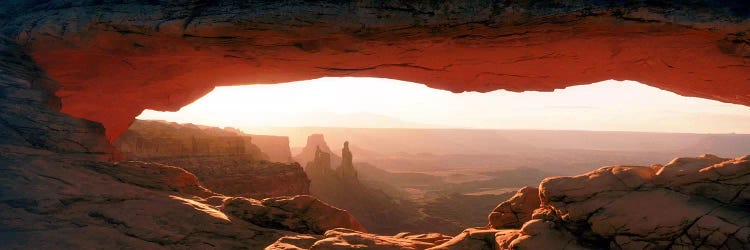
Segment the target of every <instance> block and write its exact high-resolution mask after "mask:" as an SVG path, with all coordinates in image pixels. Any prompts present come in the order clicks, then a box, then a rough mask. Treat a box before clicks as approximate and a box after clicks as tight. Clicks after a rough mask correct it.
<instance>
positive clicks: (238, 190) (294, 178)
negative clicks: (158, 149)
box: [153, 155, 310, 199]
mask: <svg viewBox="0 0 750 250" xmlns="http://www.w3.org/2000/svg"><path fill="white" fill-rule="evenodd" d="M153 161H155V162H160V163H164V164H167V165H171V166H176V167H180V168H183V169H185V170H188V171H190V172H191V173H193V174H195V175H196V176H198V179H200V181H201V182H202V183H203V184H204V185H205V186H206V187H207V188H209V189H211V190H212V191H214V192H217V193H220V194H223V195H229V196H239V197H248V198H255V199H263V198H268V197H276V196H294V195H304V194H310V180H309V179H308V178H307V175H306V174H305V172H304V170H303V169H302V167H300V165H299V164H298V163H280V162H269V161H259V160H256V159H254V158H253V157H251V156H247V155H245V156H242V155H239V156H220V157H178V158H161V159H154V160H153Z"/></svg>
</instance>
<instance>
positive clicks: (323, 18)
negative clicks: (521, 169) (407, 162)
mask: <svg viewBox="0 0 750 250" xmlns="http://www.w3.org/2000/svg"><path fill="white" fill-rule="evenodd" d="M289 16H293V17H294V18H288V17H289ZM748 17H750V14H748V9H747V5H746V3H744V2H741V1H724V0H698V1H637V0H628V1H588V0H573V1H549V0H548V1H510V2H508V1H448V2H442V1H440V2H430V1H417V2H402V1H395V2H391V1H385V2H384V1H371V0H364V1H349V2H341V3H337V4H330V3H328V2H317V1H291V2H283V3H279V2H276V1H257V2H252V3H245V2H225V1H209V2H205V1H180V2H172V1H145V0H141V1H128V2H127V3H119V2H118V3H114V2H109V1H70V0H54V1H14V2H13V4H4V5H2V6H0V23H1V24H2V25H0V27H2V28H0V33H1V34H3V35H4V36H7V37H10V38H12V39H14V40H16V41H17V42H18V43H19V44H21V45H22V46H23V47H24V48H27V49H28V51H29V52H30V53H31V55H32V56H33V57H34V60H35V61H36V62H37V63H38V64H39V65H41V67H42V68H43V69H44V70H45V71H46V72H47V73H48V74H49V75H50V76H52V78H54V79H55V80H57V81H58V82H60V83H61V86H62V88H61V90H60V92H59V96H62V97H63V98H62V101H63V103H64V105H63V110H64V111H65V112H68V113H70V114H72V115H75V116H77V117H83V118H86V119H89V120H93V121H98V122H101V123H103V124H104V125H105V127H106V128H107V131H106V132H107V134H108V138H110V139H111V140H114V139H116V138H117V137H118V136H119V135H120V134H122V132H124V131H125V130H126V129H127V127H128V125H129V124H130V123H131V122H132V120H133V118H134V117H135V116H137V115H138V114H140V113H141V111H142V110H143V109H144V108H150V109H156V110H177V109H179V108H180V107H181V106H184V105H186V104H188V103H190V102H192V101H193V100H195V99H197V98H199V97H200V96H202V95H204V94H206V93H208V92H209V91H211V89H212V88H213V87H214V86H217V85H229V84H247V83H251V82H262V83H280V82H290V81H295V80H305V79H314V78H319V77H324V76H367V77H383V78H392V79H401V80H406V81H411V82H419V83H424V84H426V85H427V86H429V87H432V88H440V89H446V90H451V91H455V92H460V91H491V90H496V89H507V90H511V91H523V90H544V91H551V90H553V89H558V88H564V87H567V86H572V85H579V84H587V83H592V82H597V81H601V80H606V79H630V80H636V81H640V82H643V83H646V84H649V85H651V86H655V87H658V88H661V89H665V90H669V91H673V92H676V93H678V94H682V95H687V96H698V97H704V98H711V99H715V100H719V101H723V102H731V103H741V104H750V97H748V96H747V95H745V94H737V93H748V92H750V89H748V88H749V87H748V84H747V83H748V79H747V75H750V73H749V72H750V71H749V70H750V69H749V68H748V67H747V65H748V61H747V60H748V55H749V54H750V49H749V48H750V46H749V45H748V44H749V42H748V41H750V38H749V37H748V34H749V33H748V30H750V22H748ZM693 58H703V59H704V60H692V59H693ZM71 59H74V60H71ZM593 65H596V66H595V67H594V66H593ZM122 76H128V77H122Z"/></svg>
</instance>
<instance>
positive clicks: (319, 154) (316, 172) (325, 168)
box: [305, 147, 334, 177]
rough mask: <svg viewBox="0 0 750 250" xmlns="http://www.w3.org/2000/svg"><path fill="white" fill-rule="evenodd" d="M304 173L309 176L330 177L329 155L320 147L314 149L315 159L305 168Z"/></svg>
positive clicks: (331, 171) (331, 170)
mask: <svg viewBox="0 0 750 250" xmlns="http://www.w3.org/2000/svg"><path fill="white" fill-rule="evenodd" d="M305 172H306V173H307V174H308V175H309V176H315V177H324V176H332V175H333V173H334V172H333V169H331V154H329V153H326V152H323V151H322V150H320V147H316V148H315V158H313V160H312V161H310V162H308V163H307V165H306V166H305Z"/></svg>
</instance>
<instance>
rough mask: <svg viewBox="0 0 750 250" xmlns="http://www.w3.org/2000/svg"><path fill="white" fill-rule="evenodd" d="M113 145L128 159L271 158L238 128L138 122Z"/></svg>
mask: <svg viewBox="0 0 750 250" xmlns="http://www.w3.org/2000/svg"><path fill="white" fill-rule="evenodd" d="M114 145H115V146H116V147H117V149H119V150H120V152H122V153H123V154H124V156H125V157H127V158H129V159H150V158H169V157H194V156H229V155H232V156H234V155H248V156H250V157H252V158H254V159H257V160H267V159H269V157H268V156H267V155H265V154H264V153H263V152H261V149H260V148H259V147H258V146H256V145H255V144H253V142H252V137H250V136H247V135H244V134H242V133H241V132H239V131H237V130H236V129H233V128H227V129H220V128H216V127H208V126H199V125H193V124H177V123H173V122H164V121H145V120H137V121H135V122H134V123H133V125H131V126H130V128H129V129H128V130H127V131H125V133H123V135H122V136H121V137H120V138H119V139H117V140H116V141H115V142H114Z"/></svg>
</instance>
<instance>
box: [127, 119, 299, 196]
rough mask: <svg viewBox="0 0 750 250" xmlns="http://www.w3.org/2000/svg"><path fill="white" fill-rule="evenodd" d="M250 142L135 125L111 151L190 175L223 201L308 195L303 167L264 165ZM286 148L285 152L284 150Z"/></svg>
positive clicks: (227, 132) (211, 131)
mask: <svg viewBox="0 0 750 250" xmlns="http://www.w3.org/2000/svg"><path fill="white" fill-rule="evenodd" d="M254 138H255V136H248V135H247V134H244V133H243V132H242V131H240V130H238V129H234V128H229V127H228V128H223V129H222V128H217V127H210V126H202V125H194V124H178V123H173V122H165V121H147V120H136V122H135V123H133V125H131V126H130V128H129V129H128V130H127V131H125V133H124V134H123V136H121V137H120V138H118V139H117V141H115V143H114V145H115V146H117V148H118V150H119V151H120V152H121V153H122V155H123V156H124V157H126V158H128V159H141V160H147V161H152V162H159V163H163V164H167V165H171V166H176V167H180V168H183V169H185V170H187V171H190V172H191V173H192V174H195V175H196V176H197V177H198V179H199V180H200V181H201V182H202V183H203V185H205V186H206V187H207V188H209V189H211V190H213V191H215V192H217V193H220V194H223V195H229V196H240V197H248V198H255V199H262V198H268V197H276V196H293V195H304V194H309V193H310V180H309V179H308V178H307V175H305V172H304V171H303V170H302V167H300V166H299V164H297V163H277V162H270V161H268V160H269V159H270V157H269V156H268V155H267V154H265V153H264V152H263V151H262V150H261V148H260V147H258V146H256V145H255V144H254V140H253V139H254ZM274 139H275V138H274ZM262 141H264V142H268V141H282V140H269V138H263V139H262ZM284 142H286V141H284ZM287 143H288V142H287ZM264 146H266V145H265V144H264ZM285 147H286V148H287V151H288V148H289V146H288V144H287V145H286V146H285ZM277 157H278V156H277ZM285 159H286V160H285V161H288V160H289V158H288V156H287V157H286V158H285Z"/></svg>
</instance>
